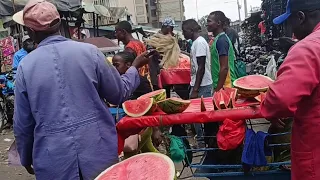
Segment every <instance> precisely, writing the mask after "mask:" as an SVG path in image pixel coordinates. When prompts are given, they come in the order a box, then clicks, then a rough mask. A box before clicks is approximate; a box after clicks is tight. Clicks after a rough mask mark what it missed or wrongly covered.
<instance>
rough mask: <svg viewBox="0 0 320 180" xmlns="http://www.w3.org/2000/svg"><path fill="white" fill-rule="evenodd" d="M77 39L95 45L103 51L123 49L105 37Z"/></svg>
mask: <svg viewBox="0 0 320 180" xmlns="http://www.w3.org/2000/svg"><path fill="white" fill-rule="evenodd" d="M77 41H79V42H84V43H89V44H92V45H95V46H97V47H98V49H99V50H100V51H101V52H102V53H108V52H113V51H119V50H120V49H121V48H120V47H119V46H118V45H117V44H116V43H115V42H113V41H112V40H111V39H108V38H105V37H94V38H86V39H80V40H77Z"/></svg>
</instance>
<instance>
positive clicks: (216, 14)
mask: <svg viewBox="0 0 320 180" xmlns="http://www.w3.org/2000/svg"><path fill="white" fill-rule="evenodd" d="M210 16H214V17H215V19H216V20H217V21H220V22H221V25H222V26H225V24H226V23H227V21H228V18H227V17H226V15H225V14H224V13H223V12H222V11H214V12H212V13H210Z"/></svg>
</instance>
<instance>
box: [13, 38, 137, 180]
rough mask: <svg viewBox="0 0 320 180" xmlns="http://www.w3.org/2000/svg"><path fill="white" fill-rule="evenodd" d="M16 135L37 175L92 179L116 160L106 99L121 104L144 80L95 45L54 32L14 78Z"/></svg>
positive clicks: (115, 142) (57, 179)
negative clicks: (121, 67) (123, 69)
mask: <svg viewBox="0 0 320 180" xmlns="http://www.w3.org/2000/svg"><path fill="white" fill-rule="evenodd" d="M15 83H16V84H15V86H16V87H15V109H14V110H15V112H14V135H15V138H16V143H17V149H18V152H19V155H20V159H21V164H22V165H23V166H26V165H31V164H32V165H33V167H34V170H35V174H36V179H55V180H66V179H68V180H78V179H79V170H81V173H82V175H83V178H84V179H94V178H95V177H96V176H98V175H99V173H101V172H102V171H103V170H105V169H106V168H107V167H109V166H111V165H113V164H114V163H117V162H118V139H117V131H116V127H115V120H114V119H113V117H112V115H111V113H110V111H109V109H108V107H107V106H106V104H105V103H104V101H103V99H105V100H106V101H108V102H110V103H111V104H115V105H118V104H121V103H122V102H123V101H125V100H126V99H127V98H128V97H129V96H130V95H131V94H132V93H133V91H134V90H135V89H136V88H137V86H138V85H139V83H140V80H139V74H138V71H137V69H136V68H134V67H130V68H129V70H128V71H127V72H126V74H124V75H122V76H120V75H119V73H118V71H117V70H116V69H115V68H114V67H113V66H112V65H111V64H110V63H109V62H106V61H105V57H104V55H103V54H102V53H101V52H100V51H99V50H98V49H97V48H96V47H95V46H93V45H90V44H86V43H80V42H75V41H72V40H68V39H66V38H64V37H62V36H51V37H48V38H47V39H45V40H43V41H42V42H41V43H40V44H39V46H38V47H37V49H35V50H34V51H32V52H31V53H29V54H28V56H26V57H25V60H23V61H22V62H21V64H20V65H19V67H18V72H17V78H16V81H15Z"/></svg>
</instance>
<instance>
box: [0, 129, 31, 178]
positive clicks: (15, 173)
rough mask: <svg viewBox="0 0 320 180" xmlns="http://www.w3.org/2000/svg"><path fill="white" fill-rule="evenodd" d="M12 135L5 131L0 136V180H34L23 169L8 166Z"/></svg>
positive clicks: (10, 132)
mask: <svg viewBox="0 0 320 180" xmlns="http://www.w3.org/2000/svg"><path fill="white" fill-rule="evenodd" d="M13 140H14V138H13V133H12V130H11V131H5V132H2V133H1V134H0V174H1V180H34V179H35V178H34V176H32V175H29V174H28V173H27V171H25V169H24V168H22V167H20V166H17V167H14V166H9V165H8V150H9V147H10V145H11V143H12V142H13Z"/></svg>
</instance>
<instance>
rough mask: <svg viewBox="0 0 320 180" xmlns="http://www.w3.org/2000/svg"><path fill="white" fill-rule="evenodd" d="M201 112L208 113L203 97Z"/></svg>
mask: <svg viewBox="0 0 320 180" xmlns="http://www.w3.org/2000/svg"><path fill="white" fill-rule="evenodd" d="M200 110H201V112H205V111H207V109H206V106H205V104H204V100H203V96H201V107H200Z"/></svg>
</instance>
